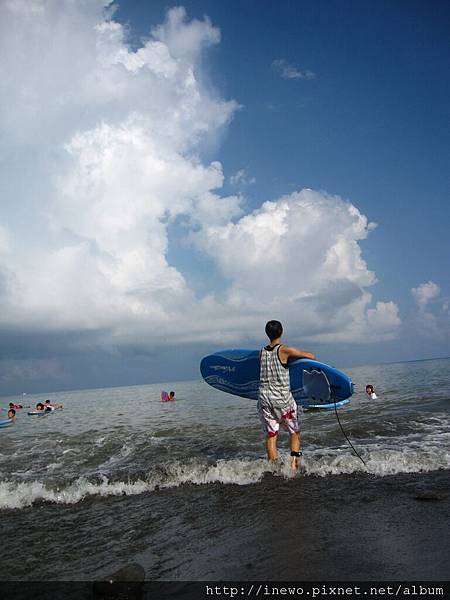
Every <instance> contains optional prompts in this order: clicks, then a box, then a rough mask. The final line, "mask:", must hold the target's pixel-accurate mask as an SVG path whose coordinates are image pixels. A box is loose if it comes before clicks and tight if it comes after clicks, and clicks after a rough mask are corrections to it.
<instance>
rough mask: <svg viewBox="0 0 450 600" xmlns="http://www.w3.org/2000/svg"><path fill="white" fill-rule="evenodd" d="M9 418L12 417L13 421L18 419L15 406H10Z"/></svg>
mask: <svg viewBox="0 0 450 600" xmlns="http://www.w3.org/2000/svg"><path fill="white" fill-rule="evenodd" d="M8 419H11V421H15V420H16V411H15V410H14V408H10V409H9V410H8Z"/></svg>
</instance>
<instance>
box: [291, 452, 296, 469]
mask: <svg viewBox="0 0 450 600" xmlns="http://www.w3.org/2000/svg"><path fill="white" fill-rule="evenodd" d="M291 469H292V470H293V471H297V469H298V458H297V457H296V456H291Z"/></svg>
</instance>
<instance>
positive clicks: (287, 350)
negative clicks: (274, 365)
mask: <svg viewBox="0 0 450 600" xmlns="http://www.w3.org/2000/svg"><path fill="white" fill-rule="evenodd" d="M280 358H281V360H282V361H283V362H284V363H285V362H287V361H288V359H289V358H309V359H310V360H316V355H315V354H313V353H312V352H306V350H299V349H298V348H293V347H291V346H281V348H280Z"/></svg>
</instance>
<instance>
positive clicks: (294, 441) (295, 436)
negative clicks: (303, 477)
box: [290, 432, 300, 469]
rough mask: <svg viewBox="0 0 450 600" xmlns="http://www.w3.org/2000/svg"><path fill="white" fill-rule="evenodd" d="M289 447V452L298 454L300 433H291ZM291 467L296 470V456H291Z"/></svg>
mask: <svg viewBox="0 0 450 600" xmlns="http://www.w3.org/2000/svg"><path fill="white" fill-rule="evenodd" d="M290 446H291V452H300V432H298V433H291V437H290ZM291 467H292V468H293V469H298V458H297V457H296V456H291Z"/></svg>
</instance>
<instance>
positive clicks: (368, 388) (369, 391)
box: [366, 383, 377, 400]
mask: <svg viewBox="0 0 450 600" xmlns="http://www.w3.org/2000/svg"><path fill="white" fill-rule="evenodd" d="M366 394H367V395H368V396H369V398H370V399H371V400H376V399H377V395H376V394H375V390H374V389H373V385H372V384H371V383H368V384H367V385H366Z"/></svg>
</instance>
